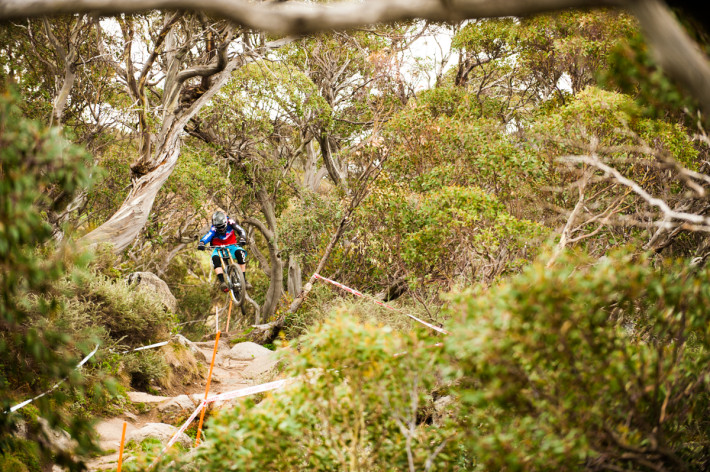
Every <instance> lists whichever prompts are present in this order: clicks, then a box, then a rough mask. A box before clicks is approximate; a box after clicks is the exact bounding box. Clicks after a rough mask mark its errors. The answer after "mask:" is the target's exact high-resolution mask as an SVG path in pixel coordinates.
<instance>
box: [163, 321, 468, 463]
mask: <svg viewBox="0 0 710 472" xmlns="http://www.w3.org/2000/svg"><path fill="white" fill-rule="evenodd" d="M345 339H347V340H348V341H347V342H343V340H345ZM436 349H438V348H437V347H435V346H433V342H432V341H431V340H427V339H422V338H419V337H418V336H416V335H415V334H403V333H397V332H394V331H392V330H390V329H388V328H381V327H378V326H374V325H365V324H360V323H357V322H356V321H354V320H353V319H352V318H350V317H345V316H336V317H335V318H333V319H331V320H330V321H328V322H326V323H325V324H324V325H322V326H320V327H319V328H317V329H315V330H314V331H313V332H312V333H311V334H309V335H308V336H307V337H306V338H305V339H304V341H303V343H302V344H301V346H300V353H298V354H297V355H294V356H293V357H292V358H291V359H290V362H291V365H292V369H293V370H292V372H290V374H291V375H294V376H301V380H300V381H299V382H298V383H296V384H294V385H292V386H290V387H288V388H287V389H286V390H285V391H283V392H279V393H277V394H275V395H273V396H271V395H269V396H267V397H266V398H265V399H264V400H263V401H262V402H261V403H259V404H258V405H255V403H254V401H253V400H248V401H246V402H244V403H241V404H239V405H238V406H237V407H236V408H233V409H223V410H222V411H220V412H219V414H217V415H216V417H214V418H213V419H212V420H210V421H209V422H208V424H207V427H206V431H205V434H206V441H205V443H204V446H203V447H202V448H200V449H198V450H197V451H196V454H195V456H194V457H193V458H191V463H190V464H189V465H188V464H177V465H176V466H175V467H176V468H184V467H189V468H193V469H194V470H208V469H210V470H243V471H251V470H254V471H257V470H258V471H262V470H284V471H286V470H288V471H295V470H304V471H305V470H309V471H314V470H321V471H325V470H412V469H411V467H415V468H416V470H423V469H424V467H425V465H427V464H429V463H430V465H431V467H432V469H431V470H456V469H455V468H451V467H449V465H448V463H449V462H450V461H451V456H450V455H451V454H452V453H455V451H453V450H452V444H453V443H452V442H451V439H452V436H453V435H455V434H454V433H453V432H452V431H451V430H449V429H448V428H446V427H445V426H441V427H438V428H437V427H432V426H431V425H429V424H426V423H425V422H423V421H421V416H420V415H421V412H422V410H423V409H424V406H425V405H426V403H427V401H428V393H429V392H430V391H431V390H432V388H433V387H434V384H435V383H436V379H437V377H436V375H435V369H436V362H435V359H436V358H437V356H436V355H435V354H434V352H435V350H436ZM403 352H407V353H408V354H407V355H401V354H402V353H403Z"/></svg>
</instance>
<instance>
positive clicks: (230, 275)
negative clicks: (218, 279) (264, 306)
mask: <svg viewBox="0 0 710 472" xmlns="http://www.w3.org/2000/svg"><path fill="white" fill-rule="evenodd" d="M234 246H236V247H237V250H238V251H243V250H244V249H243V248H242V247H241V246H239V245H238V244H235V245H234ZM208 247H209V248H210V249H215V250H217V252H218V254H219V263H220V265H221V266H222V270H223V271H224V280H225V282H227V286H229V295H230V296H231V297H232V301H234V303H235V304H236V305H237V306H242V304H243V303H244V299H245V298H246V290H247V288H246V281H245V280H244V274H243V273H242V270H241V268H239V266H238V265H237V261H235V260H234V259H233V258H232V251H230V250H229V246H208ZM225 264H226V267H225Z"/></svg>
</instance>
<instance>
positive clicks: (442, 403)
mask: <svg viewBox="0 0 710 472" xmlns="http://www.w3.org/2000/svg"><path fill="white" fill-rule="evenodd" d="M453 403H454V397H452V396H451V395H445V396H443V397H439V398H437V399H436V400H435V401H434V415H433V416H434V417H433V423H434V425H436V426H441V425H442V424H443V422H444V419H445V418H446V417H447V416H451V409H452V405H453Z"/></svg>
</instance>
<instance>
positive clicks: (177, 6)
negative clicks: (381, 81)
mask: <svg viewBox="0 0 710 472" xmlns="http://www.w3.org/2000/svg"><path fill="white" fill-rule="evenodd" d="M626 3H627V2H624V1H622V0H537V1H527V0H489V1H486V0H452V1H449V2H442V1H440V0H369V1H366V2H358V1H342V2H336V3H329V4H321V3H302V2H287V3H282V2H264V3H254V2H249V1H247V0H212V1H210V2H201V1H196V0H124V1H122V2H115V1H111V0H34V1H32V2H27V1H25V0H2V1H0V19H14V18H26V17H37V16H44V15H58V14H64V13H80V12H82V13H89V12H90V13H100V14H103V15H114V14H119V13H138V12H144V11H148V10H189V11H203V12H206V13H209V14H212V15H215V16H218V17H222V18H226V19H230V20H232V21H234V22H236V23H238V24H241V25H244V26H246V27H249V28H253V29H257V30H261V31H266V32H269V33H276V34H287V33H293V34H303V33H315V32H321V31H328V30H332V29H352V28H357V27H360V26H362V25H370V24H376V23H385V22H392V21H402V20H411V19H415V18H427V19H430V20H433V21H450V22H457V21H462V20H465V19H468V18H490V17H499V16H526V15H533V14H537V13H545V12H551V11H556V10H563V9H568V8H593V7H610V6H623V5H624V4H626ZM641 3H643V2H641Z"/></svg>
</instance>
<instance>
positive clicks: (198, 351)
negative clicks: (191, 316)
mask: <svg viewBox="0 0 710 472" xmlns="http://www.w3.org/2000/svg"><path fill="white" fill-rule="evenodd" d="M171 343H178V344H180V345H182V346H184V347H187V348H188V349H189V350H190V351H191V353H192V355H193V356H194V357H195V358H196V360H197V361H198V362H199V366H200V368H201V370H203V371H204V373H203V378H202V381H201V382H193V383H192V384H191V385H189V386H186V387H185V392H184V393H183V394H179V395H174V396H158V395H151V394H148V393H144V392H129V393H128V398H129V401H130V404H131V410H133V411H135V412H138V413H133V412H130V411H125V412H124V413H123V414H122V415H120V416H118V417H115V418H110V419H104V420H102V421H101V422H99V423H98V425H97V426H96V432H97V434H98V436H99V438H100V445H101V448H102V449H103V450H104V451H105V452H106V453H107V454H106V455H104V456H101V457H97V458H94V459H92V460H90V461H89V462H88V463H87V466H88V470H89V471H103V470H106V471H108V470H116V466H117V461H118V450H119V448H120V441H121V433H122V429H123V422H124V421H125V422H126V423H127V427H126V444H128V443H129V441H133V442H135V443H136V444H139V443H141V441H143V440H145V439H146V438H155V439H158V440H159V441H160V442H161V443H162V444H166V443H167V442H168V440H170V438H171V437H172V436H173V434H174V433H175V432H176V431H177V427H178V426H179V423H180V422H181V421H183V420H184V419H185V418H186V417H187V416H188V415H189V414H190V413H191V412H192V411H194V410H195V408H196V407H197V406H198V405H199V403H200V401H201V400H202V399H203V398H204V395H205V385H206V381H207V378H206V377H207V374H208V371H209V365H210V361H211V359H212V354H213V351H214V341H207V342H197V343H193V342H191V341H188V340H187V339H185V338H184V337H182V336H179V337H177V338H176V339H175V340H173V341H172V342H171ZM277 363H278V360H277V355H276V353H274V352H273V351H270V350H269V349H266V348H264V347H262V346H260V345H258V344H255V343H251V342H242V343H238V344H235V345H234V346H230V342H229V336H228V335H225V336H223V337H222V339H220V341H219V345H218V349H217V353H216V356H215V364H214V369H213V372H212V382H211V385H210V395H212V394H218V393H223V392H229V391H233V390H240V389H243V388H247V387H250V386H253V385H257V384H260V383H264V382H268V381H270V380H273V379H274V378H275V376H276V367H277ZM228 405H229V402H225V404H223V405H219V406H215V407H212V408H213V409H214V408H224V407H226V406H228ZM178 442H179V443H180V444H182V445H184V446H185V447H190V446H191V445H192V443H193V442H194V441H193V440H192V439H191V438H190V437H188V436H187V435H186V434H184V433H183V434H182V435H181V436H180V437H179V438H178ZM130 456H131V451H128V452H124V457H123V460H124V463H125V462H126V461H128V460H130Z"/></svg>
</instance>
